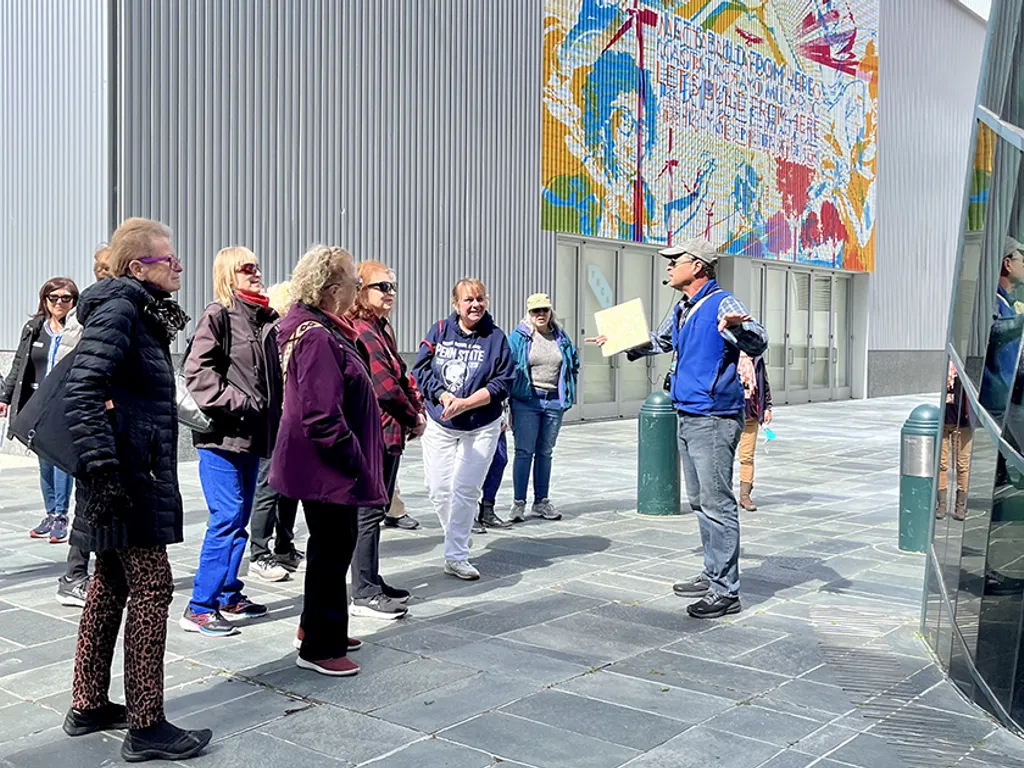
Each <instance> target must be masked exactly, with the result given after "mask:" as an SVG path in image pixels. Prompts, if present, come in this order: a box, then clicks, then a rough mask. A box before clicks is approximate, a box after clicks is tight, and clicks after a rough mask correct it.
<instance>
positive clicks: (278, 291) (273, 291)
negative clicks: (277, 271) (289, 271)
mask: <svg viewBox="0 0 1024 768" xmlns="http://www.w3.org/2000/svg"><path fill="white" fill-rule="evenodd" d="M291 286H292V284H291V283H290V282H288V281H287V280H285V281H284V282H283V283H274V284H273V285H272V286H270V287H269V288H267V298H268V299H270V308H271V309H272V310H274V311H275V312H277V314H279V315H280V316H281V317H284V316H285V315H287V314H288V310H289V309H291V308H292V297H291Z"/></svg>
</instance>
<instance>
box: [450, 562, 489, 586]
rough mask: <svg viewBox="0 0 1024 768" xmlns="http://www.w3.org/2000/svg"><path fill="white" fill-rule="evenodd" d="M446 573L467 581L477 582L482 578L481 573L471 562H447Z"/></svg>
mask: <svg viewBox="0 0 1024 768" xmlns="http://www.w3.org/2000/svg"><path fill="white" fill-rule="evenodd" d="M444 572H445V573H447V574H449V575H450V576H458V577H459V578H460V579H463V580H465V581H476V580H477V579H479V578H480V571H478V570H477V569H476V568H475V567H474V565H473V564H472V563H471V562H469V560H445V561H444Z"/></svg>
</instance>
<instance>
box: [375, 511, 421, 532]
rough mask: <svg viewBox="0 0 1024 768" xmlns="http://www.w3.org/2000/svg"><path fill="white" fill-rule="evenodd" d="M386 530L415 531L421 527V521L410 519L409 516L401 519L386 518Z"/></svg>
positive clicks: (403, 516)
mask: <svg viewBox="0 0 1024 768" xmlns="http://www.w3.org/2000/svg"><path fill="white" fill-rule="evenodd" d="M384 527H385V528H401V529H402V530H403V531H415V530H416V529H417V528H419V527H420V523H419V520H416V519H415V518H412V517H409V516H408V515H402V516H401V517H385V518H384Z"/></svg>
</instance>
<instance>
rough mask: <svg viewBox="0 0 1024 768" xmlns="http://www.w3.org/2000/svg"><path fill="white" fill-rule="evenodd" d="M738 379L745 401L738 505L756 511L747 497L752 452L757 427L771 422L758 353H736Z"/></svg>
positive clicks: (751, 476) (769, 390)
mask: <svg viewBox="0 0 1024 768" xmlns="http://www.w3.org/2000/svg"><path fill="white" fill-rule="evenodd" d="M737 371H738V373H739V377H740V382H741V383H742V384H743V398H744V403H745V405H746V412H745V414H744V415H745V416H746V420H745V422H744V425H743V434H741V435H740V447H739V452H738V453H739V457H740V499H739V504H740V507H741V508H742V509H745V510H747V511H748V512H756V511H757V505H756V504H754V502H753V501H751V499H750V491H751V490H752V489H753V487H754V452H755V451H756V450H757V432H758V428H759V427H760V426H761V425H762V424H764V425H765V426H768V425H769V424H771V423H772V387H771V384H769V383H768V372H767V370H766V368H765V364H764V358H763V357H761V356H760V355H758V356H757V357H755V358H750V357H748V356H747V354H746V353H745V352H741V353H740V359H739V362H738V363H737Z"/></svg>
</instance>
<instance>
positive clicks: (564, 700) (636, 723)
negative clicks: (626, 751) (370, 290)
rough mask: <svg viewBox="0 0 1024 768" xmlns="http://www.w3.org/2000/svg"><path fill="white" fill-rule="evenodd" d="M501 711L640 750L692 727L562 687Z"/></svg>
mask: <svg viewBox="0 0 1024 768" xmlns="http://www.w3.org/2000/svg"><path fill="white" fill-rule="evenodd" d="M502 711H503V712H508V713H509V714H513V715H518V716H519V717H522V718H525V719H527V720H533V721H534V722H538V723H545V724H547V725H550V726H554V727H555V728H562V729H564V730H567V731H572V732H573V733H579V734H582V735H584V736H591V737H593V738H595V739H601V740H602V741H610V742H612V743H614V744H620V745H622V746H624V747H632V748H633V749H638V750H641V751H645V750H649V749H651V748H652V747H656V746H657V745H658V744H662V743H664V742H666V741H668V740H669V739H670V738H672V737H673V736H676V735H678V734H679V733H681V732H682V731H684V730H686V729H687V728H688V727H689V726H688V725H687V724H686V723H683V722H680V721H678V720H670V719H668V718H664V717H658V716H657V715H652V714H651V713H649V712H641V711H639V710H636V709H631V708H627V707H621V706H618V705H616V704H609V703H607V702H603V701H597V700H595V699H591V698H587V697H585V696H574V695H572V694H569V693H563V692H562V691H541V692H540V693H538V694H536V695H534V696H530V697H528V698H525V699H520V700H519V701H517V702H515V703H514V704H510V705H508V706H506V707H503V708H502Z"/></svg>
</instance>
